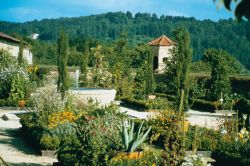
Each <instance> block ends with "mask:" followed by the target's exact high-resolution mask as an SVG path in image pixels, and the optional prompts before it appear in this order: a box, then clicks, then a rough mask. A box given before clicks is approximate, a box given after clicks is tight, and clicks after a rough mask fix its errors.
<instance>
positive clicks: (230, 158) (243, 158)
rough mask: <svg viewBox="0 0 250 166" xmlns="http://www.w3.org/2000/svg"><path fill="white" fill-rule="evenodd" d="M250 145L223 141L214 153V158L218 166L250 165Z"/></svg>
mask: <svg viewBox="0 0 250 166" xmlns="http://www.w3.org/2000/svg"><path fill="white" fill-rule="evenodd" d="M249 155H250V144H249V143H247V144H243V143H241V142H240V141H237V142H236V141H226V140H221V141H219V143H218V144H217V146H216V149H215V151H214V152H213V155H212V158H214V159H215V160H216V164H215V166H217V165H239V166H245V165H249V164H250V159H249Z"/></svg>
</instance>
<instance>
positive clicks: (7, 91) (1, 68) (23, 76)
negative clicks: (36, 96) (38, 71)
mask: <svg viewBox="0 0 250 166" xmlns="http://www.w3.org/2000/svg"><path fill="white" fill-rule="evenodd" d="M28 83H29V77H28V74H27V72H26V70H25V68H24V66H20V65H19V64H18V62H17V59H15V57H13V56H11V55H10V53H9V52H7V51H5V50H3V49H1V50H0V98H1V99H8V98H10V99H12V100H13V101H16V102H18V101H19V100H22V99H25V98H26V95H27V94H26V89H27V88H28Z"/></svg>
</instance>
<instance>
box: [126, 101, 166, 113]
mask: <svg viewBox="0 0 250 166" xmlns="http://www.w3.org/2000/svg"><path fill="white" fill-rule="evenodd" d="M121 101H122V102H123V103H122V105H124V106H126V107H132V108H135V109H137V110H139V111H145V110H148V109H167V108H169V107H171V103H170V102H169V101H168V100H167V99H166V98H157V99H154V100H138V99H133V98H124V99H122V100H121Z"/></svg>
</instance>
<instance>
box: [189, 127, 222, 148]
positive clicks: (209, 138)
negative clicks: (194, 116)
mask: <svg viewBox="0 0 250 166" xmlns="http://www.w3.org/2000/svg"><path fill="white" fill-rule="evenodd" d="M220 139H221V133H220V132H218V131H215V130H212V129H207V128H201V127H195V126H189V130H188V132H187V133H186V142H185V146H186V149H187V150H201V151H214V150H215V148H216V146H217V144H218V141H219V140H220Z"/></svg>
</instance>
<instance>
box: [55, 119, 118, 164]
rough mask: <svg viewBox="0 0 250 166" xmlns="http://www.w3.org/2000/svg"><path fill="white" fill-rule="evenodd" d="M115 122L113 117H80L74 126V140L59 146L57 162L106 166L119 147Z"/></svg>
mask: <svg viewBox="0 0 250 166" xmlns="http://www.w3.org/2000/svg"><path fill="white" fill-rule="evenodd" d="M115 122H116V119H115V117H114V116H107V115H105V116H102V117H94V116H89V115H83V116H81V117H80V118H79V119H78V120H77V121H76V124H75V125H74V126H75V129H76V133H75V136H76V140H75V141H74V142H72V141H71V142H70V143H67V142H66V143H65V142H64V143H63V144H62V146H60V150H59V152H58V159H59V161H61V162H62V163H63V165H106V164H107V161H108V160H109V159H110V156H112V153H113V151H115V150H118V149H119V147H120V145H119V141H120V137H119V130H115V129H116V123H115ZM70 157H72V159H70Z"/></svg>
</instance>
